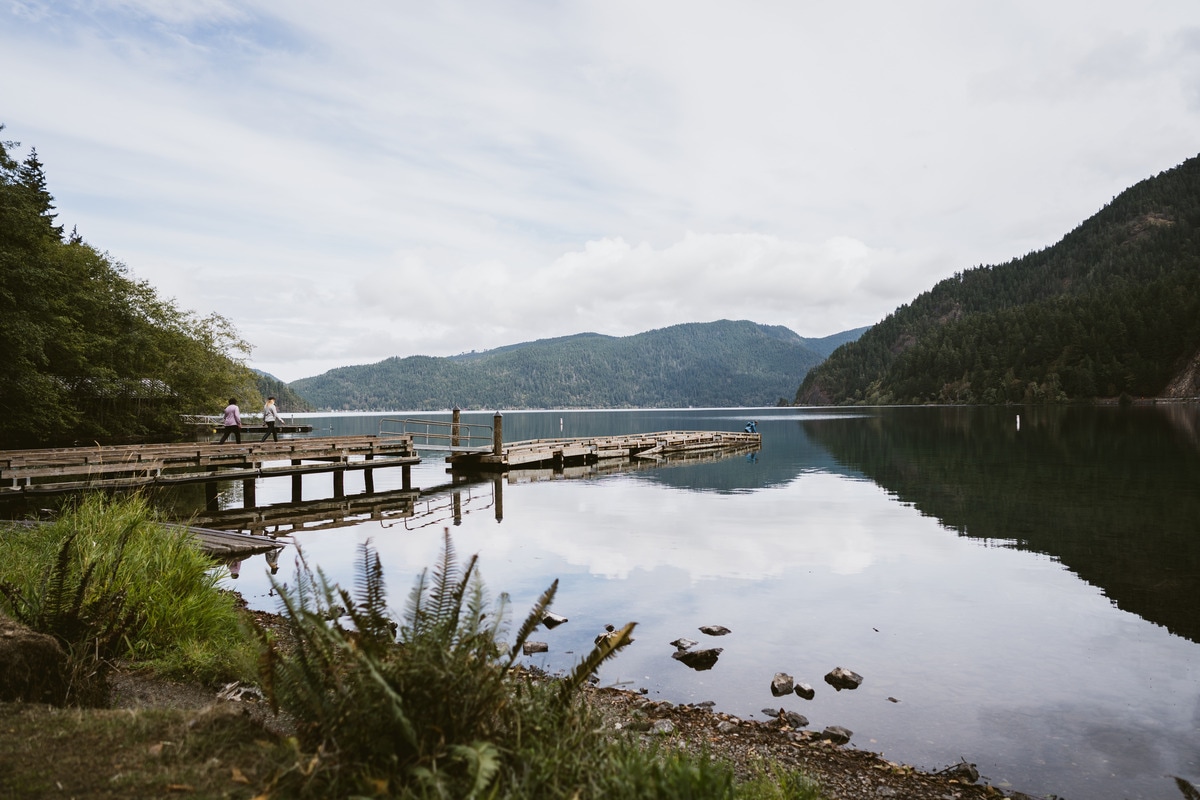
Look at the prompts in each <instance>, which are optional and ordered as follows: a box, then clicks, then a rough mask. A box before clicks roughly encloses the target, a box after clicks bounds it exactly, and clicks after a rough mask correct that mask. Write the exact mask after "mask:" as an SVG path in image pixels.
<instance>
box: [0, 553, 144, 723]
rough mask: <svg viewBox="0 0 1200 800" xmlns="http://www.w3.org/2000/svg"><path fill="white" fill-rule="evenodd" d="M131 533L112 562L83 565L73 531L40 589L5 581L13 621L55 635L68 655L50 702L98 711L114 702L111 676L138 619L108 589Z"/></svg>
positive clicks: (1, 584)
mask: <svg viewBox="0 0 1200 800" xmlns="http://www.w3.org/2000/svg"><path fill="white" fill-rule="evenodd" d="M131 533H132V531H129V530H126V531H125V532H124V533H123V534H122V536H121V538H120V540H119V541H118V542H117V544H116V548H115V552H114V554H113V557H112V559H111V560H108V561H105V562H99V561H95V560H93V561H90V562H88V563H85V564H82V565H80V564H79V563H78V559H77V557H76V551H77V549H78V548H77V546H76V539H77V538H78V532H77V531H76V532H73V533H71V534H69V535H68V536H66V537H65V538H64V539H63V540H62V543H61V544H60V545H59V548H58V554H57V556H56V557H55V559H54V561H53V563H52V564H51V565H49V566H48V567H47V568H46V570H45V572H44V573H43V576H42V580H41V583H40V586H38V587H37V588H36V589H34V590H31V591H27V590H24V589H22V588H21V587H20V586H18V585H17V584H15V583H12V582H9V581H0V594H3V596H4V600H5V601H6V603H7V606H8V608H9V610H10V611H11V612H12V615H13V618H14V619H16V620H17V621H19V622H21V623H22V624H24V625H27V626H28V627H30V628H32V629H33V630H35V631H39V632H41V633H45V634H49V635H51V636H53V637H54V638H55V639H56V640H57V641H58V643H59V644H60V645H61V646H62V648H63V650H64V651H65V653H66V656H67V658H66V663H65V667H64V674H63V676H62V681H61V682H60V683H59V684H58V686H57V687H55V689H54V690H53V692H52V695H51V696H50V697H47V698H46V699H47V700H48V701H49V702H52V703H56V704H61V705H66V704H74V705H84V706H95V705H102V704H103V703H104V702H105V701H106V700H107V699H108V681H107V677H108V673H109V672H110V671H111V667H112V661H113V659H115V658H116V657H117V655H118V654H119V653H120V652H121V650H122V647H123V644H124V643H125V642H126V640H127V637H128V635H129V632H130V630H131V629H132V628H133V626H134V621H135V618H136V614H135V613H134V612H133V611H132V610H130V609H128V608H127V605H126V602H125V593H124V592H122V591H119V590H108V591H106V590H105V589H104V587H111V586H112V583H113V575H114V574H115V572H116V570H117V568H118V567H119V565H120V562H121V558H122V554H123V553H124V550H125V546H126V544H127V543H128V541H129V537H130V535H131ZM97 585H99V587H101V588H99V589H97Z"/></svg>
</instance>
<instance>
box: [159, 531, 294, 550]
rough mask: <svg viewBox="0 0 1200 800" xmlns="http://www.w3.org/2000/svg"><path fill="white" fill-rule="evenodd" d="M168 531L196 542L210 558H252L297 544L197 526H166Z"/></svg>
mask: <svg viewBox="0 0 1200 800" xmlns="http://www.w3.org/2000/svg"><path fill="white" fill-rule="evenodd" d="M166 528H167V530H169V531H172V532H173V533H178V534H180V535H183V536H188V537H190V538H192V539H195V540H196V543H197V544H198V545H199V546H200V549H201V550H203V551H204V552H205V553H208V554H209V555H210V556H218V557H231V556H250V555H254V554H255V553H265V552H267V551H269V550H274V549H276V548H278V547H285V546H286V545H289V544H295V540H293V539H292V538H291V537H288V536H261V535H260V536H255V535H252V534H248V533H240V532H238V531H221V530H216V529H215V528H201V527H197V526H195V525H172V524H168V525H166Z"/></svg>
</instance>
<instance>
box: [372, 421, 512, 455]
mask: <svg viewBox="0 0 1200 800" xmlns="http://www.w3.org/2000/svg"><path fill="white" fill-rule="evenodd" d="M389 425H392V426H394V425H399V430H395V429H393V428H390V427H389ZM492 430H493V429H492V426H491V425H487V424H484V423H470V422H453V421H451V420H443V419H413V418H406V419H396V418H392V417H384V418H383V419H381V420H379V436H380V437H384V436H411V437H412V441H413V446H414V447H418V448H420V447H424V448H426V449H436V450H484V449H490V448H491V446H492Z"/></svg>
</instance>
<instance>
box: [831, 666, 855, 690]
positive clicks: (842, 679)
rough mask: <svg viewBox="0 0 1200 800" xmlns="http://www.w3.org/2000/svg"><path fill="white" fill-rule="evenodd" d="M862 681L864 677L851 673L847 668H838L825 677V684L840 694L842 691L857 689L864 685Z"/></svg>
mask: <svg viewBox="0 0 1200 800" xmlns="http://www.w3.org/2000/svg"><path fill="white" fill-rule="evenodd" d="M862 681H863V679H862V675H859V674H858V673H857V672H851V671H850V670H848V669H846V668H845V667H836V668H835V669H833V670H831V671H830V673H829V674H828V675H826V676H825V682H826V683H828V684H829V685H830V686H832V687H833V688H834V689H837V690H838V691H839V692H840V691H841V690H842V689H857V688H858V687H859V686H861V685H862Z"/></svg>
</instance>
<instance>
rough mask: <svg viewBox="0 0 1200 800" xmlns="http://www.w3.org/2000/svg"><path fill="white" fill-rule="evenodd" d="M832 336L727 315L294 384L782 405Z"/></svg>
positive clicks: (362, 393) (403, 362)
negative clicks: (807, 336) (811, 334)
mask: <svg viewBox="0 0 1200 800" xmlns="http://www.w3.org/2000/svg"><path fill="white" fill-rule="evenodd" d="M848 335H852V334H838V335H837V336H839V337H845V336H848ZM834 338H835V337H828V338H826V339H804V338H802V337H800V336H798V335H796V334H795V333H793V332H792V331H790V330H788V329H787V328H783V327H779V326H766V325H758V324H756V323H753V322H747V321H740V322H731V321H728V320H722V321H720V322H710V323H693V324H687V325H675V326H672V327H669V328H662V329H659V330H653V331H648V332H646V333H639V334H637V335H634V336H624V337H614V336H603V335H600V334H597V333H580V334H576V335H574V336H565V337H560V338H556V339H541V340H538V341H535V342H527V343H524V344H517V345H511V346H507V347H501V348H497V349H495V350H488V351H484V352H481V353H468V354H464V355H459V356H453V357H450V358H433V357H430V356H411V357H408V358H389V359H387V360H385V361H381V362H379V363H376V364H367V365H361V366H352V367H341V368H339V369H335V370H331V371H329V372H326V373H324V374H323V375H318V376H315V377H312V378H303V379H301V380H298V381H293V382H292V383H290V384H288V385H289V387H290V388H291V389H293V390H294V391H295V392H297V393H298V394H300V395H302V396H303V397H305V398H307V399H308V400H309V401H310V402H311V403H313V404H314V405H315V406H317V407H318V408H326V409H335V410H337V409H363V410H411V411H419V410H436V409H444V408H450V407H452V406H454V405H457V406H458V407H460V408H463V409H497V408H677V407H688V406H696V407H703V406H707V407H727V406H762V405H775V404H776V403H778V402H779V400H780V399H781V398H784V399H786V398H790V397H791V396H792V394H793V393H794V392H795V388H796V385H797V384H798V383H799V381H800V380H801V379H802V378H803V377H804V375H805V373H806V372H807V371H808V370H809V369H811V368H812V367H813V366H815V365H816V364H818V363H820V362H821V360H822V358H823V357H824V352H822V351H826V352H827V351H828V349H829V348H830V347H831V341H830V340H832V339H834Z"/></svg>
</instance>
